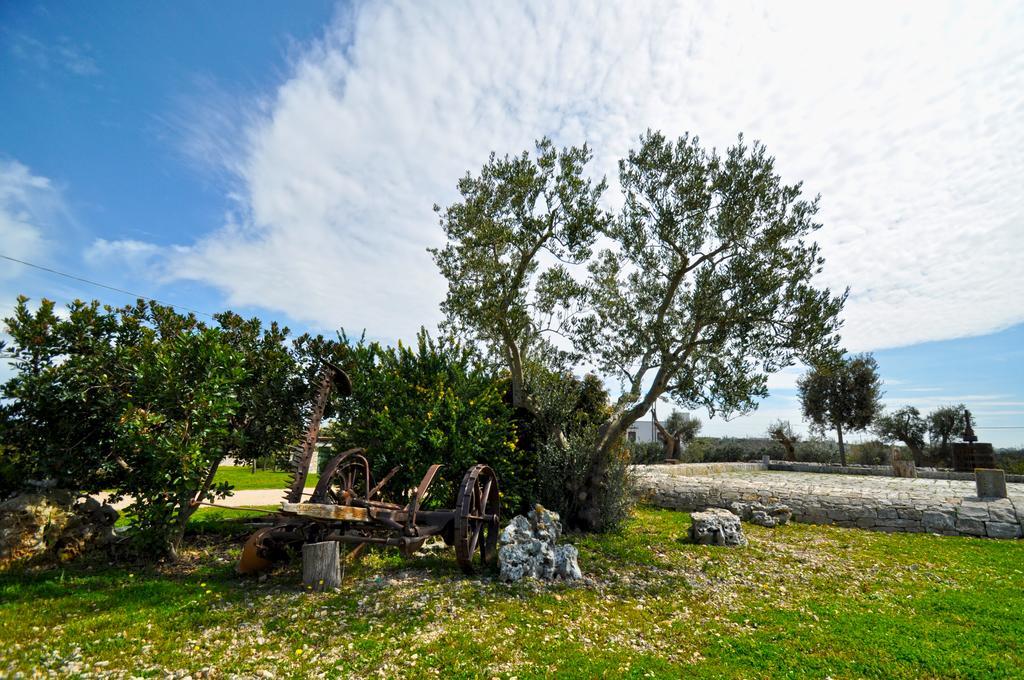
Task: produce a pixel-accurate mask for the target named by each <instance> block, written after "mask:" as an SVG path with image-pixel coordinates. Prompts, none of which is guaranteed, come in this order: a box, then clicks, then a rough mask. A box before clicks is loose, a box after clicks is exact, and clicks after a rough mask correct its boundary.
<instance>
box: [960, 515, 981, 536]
mask: <svg viewBox="0 0 1024 680" xmlns="http://www.w3.org/2000/svg"><path fill="white" fill-rule="evenodd" d="M956 530H957V531H958V532H960V533H961V534H966V535H968V536H985V535H986V534H987V532H986V531H985V522H983V521H981V520H980V519H970V518H965V517H958V518H957V520H956Z"/></svg>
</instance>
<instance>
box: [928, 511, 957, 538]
mask: <svg viewBox="0 0 1024 680" xmlns="http://www.w3.org/2000/svg"><path fill="white" fill-rule="evenodd" d="M921 522H922V523H923V524H924V528H925V530H926V531H931V532H934V533H942V532H946V531H953V530H954V528H955V527H956V524H955V521H954V519H953V513H952V512H942V511H940V510H925V511H924V513H922V515H921Z"/></svg>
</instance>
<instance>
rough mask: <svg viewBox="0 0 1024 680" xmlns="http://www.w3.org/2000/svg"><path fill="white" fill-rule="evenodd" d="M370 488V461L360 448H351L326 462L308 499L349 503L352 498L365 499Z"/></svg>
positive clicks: (313, 501)
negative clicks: (321, 474)
mask: <svg viewBox="0 0 1024 680" xmlns="http://www.w3.org/2000/svg"><path fill="white" fill-rule="evenodd" d="M370 488H371V484H370V463H369V462H368V461H367V460H366V458H365V457H364V456H363V455H362V449H353V450H351V451H347V452H345V453H343V454H341V455H340V456H338V457H336V458H334V459H332V460H331V461H330V462H328V463H327V466H326V467H325V468H324V473H323V476H322V477H320V481H319V482H317V485H316V489H315V490H314V491H313V495H312V497H310V499H309V500H310V502H311V503H330V504H333V505H351V504H352V501H353V500H366V499H367V497H368V496H369V493H370Z"/></svg>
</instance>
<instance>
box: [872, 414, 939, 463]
mask: <svg viewBox="0 0 1024 680" xmlns="http://www.w3.org/2000/svg"><path fill="white" fill-rule="evenodd" d="M873 429H874V431H875V434H877V435H878V436H879V437H881V438H882V440H883V441H885V442H887V443H889V442H892V441H899V442H903V444H904V445H905V446H906V447H907V448H908V449H910V453H911V454H913V456H914V463H915V464H917V465H921V464H922V463H923V459H924V435H925V432H926V431H927V429H928V426H927V423H925V420H924V418H922V417H921V412H920V411H918V410H917V409H916V408H914V407H913V406H904V407H903V408H901V409H899V410H897V411H893V412H892V413H886V414H883V415H880V416H878V418H877V419H876V420H875V425H874V428H873Z"/></svg>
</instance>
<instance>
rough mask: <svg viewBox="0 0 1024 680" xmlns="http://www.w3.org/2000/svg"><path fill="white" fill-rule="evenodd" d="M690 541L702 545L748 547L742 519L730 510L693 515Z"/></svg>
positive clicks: (707, 511) (709, 511)
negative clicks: (741, 524)
mask: <svg viewBox="0 0 1024 680" xmlns="http://www.w3.org/2000/svg"><path fill="white" fill-rule="evenodd" d="M691 518H692V520H693V521H692V524H690V540H691V541H693V542H694V543H698V544H701V545H746V544H747V537H746V536H744V535H743V528H742V527H741V526H740V518H739V517H737V516H736V515H734V514H732V513H731V512H729V511H728V510H723V509H721V508H708V509H707V510H705V511H704V512H695V513H693V515H691Z"/></svg>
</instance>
